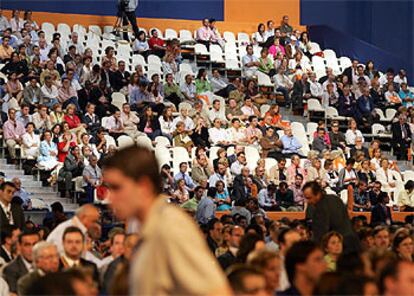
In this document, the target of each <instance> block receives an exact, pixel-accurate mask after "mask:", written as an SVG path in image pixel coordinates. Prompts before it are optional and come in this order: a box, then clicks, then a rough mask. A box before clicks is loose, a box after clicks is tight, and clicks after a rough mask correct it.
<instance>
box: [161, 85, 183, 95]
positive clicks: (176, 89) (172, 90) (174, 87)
mask: <svg viewBox="0 0 414 296" xmlns="http://www.w3.org/2000/svg"><path fill="white" fill-rule="evenodd" d="M174 93H176V94H177V96H179V97H180V98H183V94H182V93H181V90H180V87H179V86H178V84H175V83H173V84H172V85H171V86H170V85H168V83H165V84H164V95H165V97H168V96H170V95H171V94H174Z"/></svg>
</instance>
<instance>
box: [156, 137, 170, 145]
mask: <svg viewBox="0 0 414 296" xmlns="http://www.w3.org/2000/svg"><path fill="white" fill-rule="evenodd" d="M160 146H161V147H169V146H171V143H170V140H169V139H168V138H167V137H164V136H158V137H156V138H155V147H160Z"/></svg>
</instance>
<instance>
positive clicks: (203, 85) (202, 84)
mask: <svg viewBox="0 0 414 296" xmlns="http://www.w3.org/2000/svg"><path fill="white" fill-rule="evenodd" d="M195 86H196V93H197V94H201V93H203V92H207V91H212V90H213V88H212V87H211V84H210V82H208V81H207V80H201V79H196V80H195Z"/></svg>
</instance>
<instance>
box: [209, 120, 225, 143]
mask: <svg viewBox="0 0 414 296" xmlns="http://www.w3.org/2000/svg"><path fill="white" fill-rule="evenodd" d="M213 123H214V126H213V127H212V128H210V129H209V130H208V134H209V136H210V142H211V143H212V144H213V145H214V146H228V145H230V142H229V141H228V140H229V139H228V134H227V131H226V130H225V129H224V128H222V127H221V120H220V118H216V119H214V122H213Z"/></svg>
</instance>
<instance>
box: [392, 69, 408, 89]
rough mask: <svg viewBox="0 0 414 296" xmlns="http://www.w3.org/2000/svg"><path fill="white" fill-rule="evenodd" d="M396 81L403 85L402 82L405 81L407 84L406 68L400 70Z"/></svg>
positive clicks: (395, 78)
mask: <svg viewBox="0 0 414 296" xmlns="http://www.w3.org/2000/svg"><path fill="white" fill-rule="evenodd" d="M394 82H395V83H398V84H400V85H401V83H405V84H407V73H406V72H405V70H404V69H401V70H400V71H399V72H398V75H396V76H395V77H394Z"/></svg>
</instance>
